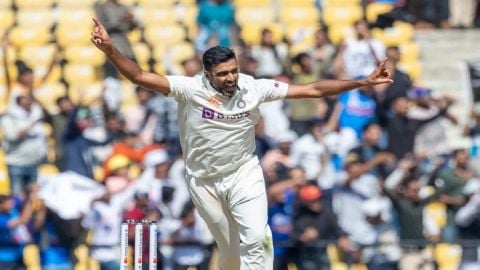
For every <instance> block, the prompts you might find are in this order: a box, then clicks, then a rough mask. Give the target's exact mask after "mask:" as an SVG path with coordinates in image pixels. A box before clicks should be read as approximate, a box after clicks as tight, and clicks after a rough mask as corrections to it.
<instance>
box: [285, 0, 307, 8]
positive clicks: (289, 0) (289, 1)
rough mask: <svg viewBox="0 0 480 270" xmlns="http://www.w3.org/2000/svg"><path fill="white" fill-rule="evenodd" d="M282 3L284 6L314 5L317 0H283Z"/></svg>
mask: <svg viewBox="0 0 480 270" xmlns="http://www.w3.org/2000/svg"><path fill="white" fill-rule="evenodd" d="M280 5H281V6H282V7H286V6H293V7H313V6H314V5H315V0H281V1H280Z"/></svg>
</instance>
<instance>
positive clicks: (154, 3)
mask: <svg viewBox="0 0 480 270" xmlns="http://www.w3.org/2000/svg"><path fill="white" fill-rule="evenodd" d="M176 2H177V0H161V1H159V0H138V4H139V5H140V6H143V7H148V8H150V7H173V6H174V5H175V3H176Z"/></svg>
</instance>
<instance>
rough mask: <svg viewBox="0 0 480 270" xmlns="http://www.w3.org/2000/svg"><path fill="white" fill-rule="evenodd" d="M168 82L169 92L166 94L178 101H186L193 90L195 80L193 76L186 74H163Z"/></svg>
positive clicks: (195, 83)
mask: <svg viewBox="0 0 480 270" xmlns="http://www.w3.org/2000/svg"><path fill="white" fill-rule="evenodd" d="M165 77H166V78H167V80H168V83H169V84H170V93H169V94H168V96H170V97H174V98H175V100H176V101H178V102H184V101H187V100H188V99H189V98H190V97H191V96H192V93H193V92H194V91H195V85H197V80H196V79H195V78H194V77H186V76H178V75H174V76H165Z"/></svg>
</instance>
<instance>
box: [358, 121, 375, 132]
mask: <svg viewBox="0 0 480 270" xmlns="http://www.w3.org/2000/svg"><path fill="white" fill-rule="evenodd" d="M372 126H378V123H377V122H375V121H372V122H368V123H367V124H366V125H365V126H363V129H362V131H363V132H365V131H367V130H368V129H369V128H370V127H372Z"/></svg>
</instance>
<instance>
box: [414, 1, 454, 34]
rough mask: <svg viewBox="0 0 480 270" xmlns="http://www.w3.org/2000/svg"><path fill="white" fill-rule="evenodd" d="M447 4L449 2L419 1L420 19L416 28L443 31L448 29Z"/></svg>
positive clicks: (448, 11) (448, 10)
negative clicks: (434, 27)
mask: <svg viewBox="0 0 480 270" xmlns="http://www.w3.org/2000/svg"><path fill="white" fill-rule="evenodd" d="M448 2H449V0H422V1H420V18H419V20H418V22H417V25H416V26H417V27H419V28H432V27H433V26H439V27H441V28H443V29H448V28H450V24H449V22H448V18H449V13H450V9H449V6H448Z"/></svg>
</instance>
